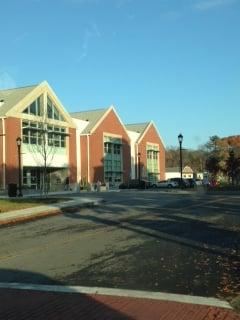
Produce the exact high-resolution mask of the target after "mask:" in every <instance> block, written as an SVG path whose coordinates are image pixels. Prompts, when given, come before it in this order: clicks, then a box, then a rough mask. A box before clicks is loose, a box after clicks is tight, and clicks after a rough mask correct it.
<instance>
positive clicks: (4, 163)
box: [2, 118, 6, 189]
mask: <svg viewBox="0 0 240 320" xmlns="http://www.w3.org/2000/svg"><path fill="white" fill-rule="evenodd" d="M5 119H6V118H2V138H3V140H2V149H3V151H2V155H3V157H2V160H3V162H2V170H3V171H2V186H3V189H5V188H6V128H5Z"/></svg>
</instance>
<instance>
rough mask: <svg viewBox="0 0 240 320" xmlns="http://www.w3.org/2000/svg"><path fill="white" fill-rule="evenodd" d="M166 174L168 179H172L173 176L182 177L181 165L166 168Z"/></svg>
mask: <svg viewBox="0 0 240 320" xmlns="http://www.w3.org/2000/svg"><path fill="white" fill-rule="evenodd" d="M165 172H166V173H165V176H166V179H171V178H180V177H181V173H180V169H179V167H172V168H166V171H165Z"/></svg>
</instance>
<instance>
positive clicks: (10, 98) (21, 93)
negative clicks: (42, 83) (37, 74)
mask: <svg viewBox="0 0 240 320" xmlns="http://www.w3.org/2000/svg"><path fill="white" fill-rule="evenodd" d="M37 86H38V85H33V86H27V87H21V88H14V89H7V90H0V101H2V103H1V105H0V116H1V117H4V116H5V115H6V114H7V112H8V111H9V110H11V109H12V108H13V107H14V106H15V105H16V104H17V103H18V102H20V101H21V100H22V99H23V98H24V97H26V96H27V95H28V94H29V93H30V92H32V91H33V90H34V89H35V88H36V87H37Z"/></svg>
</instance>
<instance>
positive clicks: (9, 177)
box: [5, 118, 21, 185]
mask: <svg viewBox="0 0 240 320" xmlns="http://www.w3.org/2000/svg"><path fill="white" fill-rule="evenodd" d="M5 121H6V126H5V130H6V185H7V184H8V183H18V149H17V143H16V139H17V137H21V120H20V119H16V118H7V119H6V120H5Z"/></svg>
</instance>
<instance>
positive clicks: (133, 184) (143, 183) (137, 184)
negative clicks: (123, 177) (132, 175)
mask: <svg viewBox="0 0 240 320" xmlns="http://www.w3.org/2000/svg"><path fill="white" fill-rule="evenodd" d="M150 185H151V184H150V182H149V181H147V180H140V181H139V180H138V179H132V180H130V181H129V183H121V184H120V185H119V189H147V188H149V187H150Z"/></svg>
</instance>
